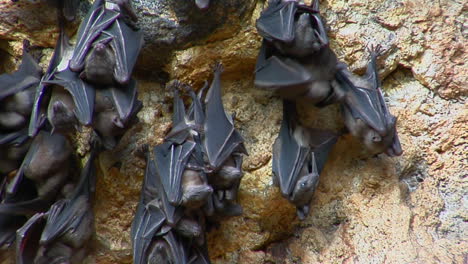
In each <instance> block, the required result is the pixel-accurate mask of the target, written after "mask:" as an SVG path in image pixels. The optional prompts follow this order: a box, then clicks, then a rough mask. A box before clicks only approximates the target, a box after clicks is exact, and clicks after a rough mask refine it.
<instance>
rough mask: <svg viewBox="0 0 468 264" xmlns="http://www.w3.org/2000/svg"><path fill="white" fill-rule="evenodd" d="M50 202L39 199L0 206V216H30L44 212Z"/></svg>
mask: <svg viewBox="0 0 468 264" xmlns="http://www.w3.org/2000/svg"><path fill="white" fill-rule="evenodd" d="M49 206H50V202H49V201H47V200H44V199H41V198H35V199H32V200H27V201H19V202H12V203H2V204H0V214H9V215H31V214H34V213H37V212H45V211H46V210H47V209H48V208H49Z"/></svg>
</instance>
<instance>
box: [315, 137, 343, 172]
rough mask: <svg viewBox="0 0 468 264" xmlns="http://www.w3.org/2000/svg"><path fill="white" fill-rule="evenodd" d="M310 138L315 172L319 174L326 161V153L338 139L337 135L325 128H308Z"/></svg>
mask: <svg viewBox="0 0 468 264" xmlns="http://www.w3.org/2000/svg"><path fill="white" fill-rule="evenodd" d="M310 138H311V149H312V151H313V153H314V159H315V163H316V166H317V174H318V175H320V173H321V172H322V170H323V167H324V166H325V163H326V162H327V159H328V154H329V153H330V151H331V150H332V148H333V146H334V145H335V144H336V141H337V140H338V135H336V134H335V133H333V132H330V131H326V130H319V129H312V130H310Z"/></svg>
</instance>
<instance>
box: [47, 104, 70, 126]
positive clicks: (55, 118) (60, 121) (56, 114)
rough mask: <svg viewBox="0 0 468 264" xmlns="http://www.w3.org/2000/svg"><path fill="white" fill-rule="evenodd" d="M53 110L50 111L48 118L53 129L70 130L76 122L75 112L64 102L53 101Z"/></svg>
mask: <svg viewBox="0 0 468 264" xmlns="http://www.w3.org/2000/svg"><path fill="white" fill-rule="evenodd" d="M51 109H52V110H51V111H49V113H48V119H49V122H50V124H51V125H52V127H53V131H57V130H68V129H70V128H73V127H74V125H75V124H76V121H77V120H76V118H75V114H74V113H73V111H72V110H71V109H69V108H68V107H67V106H66V105H65V104H64V103H63V102H61V101H55V102H53V103H52V108H51Z"/></svg>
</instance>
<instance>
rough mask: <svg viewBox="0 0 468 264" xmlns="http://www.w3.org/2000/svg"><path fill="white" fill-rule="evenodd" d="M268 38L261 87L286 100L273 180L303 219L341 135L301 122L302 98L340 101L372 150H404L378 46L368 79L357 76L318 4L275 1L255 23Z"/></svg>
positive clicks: (259, 70) (349, 123) (260, 63)
mask: <svg viewBox="0 0 468 264" xmlns="http://www.w3.org/2000/svg"><path fill="white" fill-rule="evenodd" d="M257 30H258V32H259V34H260V35H261V36H262V37H263V43H262V47H261V50H260V53H259V55H258V59H257V65H256V70H255V85H256V86H257V87H259V88H262V89H268V90H272V91H274V92H276V93H277V94H278V95H279V96H280V97H281V98H282V99H283V121H282V125H281V129H280V132H279V135H278V137H277V139H276V140H275V143H274V145H273V165H272V167H273V168H272V169H273V183H274V184H275V185H276V186H279V188H280V189H281V193H282V195H283V196H284V197H285V198H286V199H288V200H289V201H290V202H291V203H293V204H294V205H295V206H296V208H297V215H298V217H299V218H300V219H304V218H305V217H306V216H307V215H308V213H309V211H310V202H311V199H312V196H313V194H314V191H315V189H316V187H317V184H318V180H319V176H320V173H321V171H322V169H323V167H324V165H325V163H326V161H327V157H328V154H329V152H330V150H331V149H332V148H333V146H334V144H335V143H336V141H337V138H338V135H337V134H335V133H333V132H331V131H326V130H319V129H311V128H307V127H305V126H303V125H301V123H300V121H299V118H298V115H297V112H296V102H306V103H308V104H312V105H315V106H318V107H324V106H327V105H330V104H333V103H339V104H340V105H341V109H342V112H343V117H344V123H345V125H346V127H347V129H348V130H349V131H350V132H351V134H352V135H353V136H355V137H357V138H359V139H360V140H361V141H362V142H363V144H364V146H365V147H366V148H367V149H368V150H369V151H370V152H371V153H372V154H379V153H383V152H385V153H386V154H387V155H389V156H398V155H401V153H402V149H401V146H400V142H399V139H398V135H397V132H396V117H395V116H393V115H391V114H390V112H389V111H388V108H387V106H386V105H385V100H384V98H383V95H382V91H381V88H380V81H379V77H378V73H377V71H378V70H377V62H376V60H377V56H378V55H379V53H380V52H381V50H380V47H372V48H370V56H371V59H370V62H369V65H368V67H367V72H366V75H365V76H363V77H359V76H355V75H354V74H352V73H351V72H350V71H349V70H348V69H347V66H346V65H345V64H344V63H341V62H339V61H338V59H337V57H336V55H335V53H334V52H333V50H332V49H331V48H330V46H329V42H328V38H327V32H326V30H325V26H324V23H323V21H322V18H321V16H320V12H319V2H318V0H314V1H313V2H312V4H311V5H310V6H309V5H305V4H301V3H300V2H299V1H296V0H272V1H270V2H269V5H268V7H267V8H266V9H265V10H264V11H263V12H262V14H261V16H260V17H259V19H258V20H257Z"/></svg>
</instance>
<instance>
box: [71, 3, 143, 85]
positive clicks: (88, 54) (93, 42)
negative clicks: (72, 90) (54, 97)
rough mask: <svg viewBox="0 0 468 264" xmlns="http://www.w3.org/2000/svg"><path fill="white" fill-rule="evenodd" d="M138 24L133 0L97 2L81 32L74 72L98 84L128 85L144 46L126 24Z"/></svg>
mask: <svg viewBox="0 0 468 264" xmlns="http://www.w3.org/2000/svg"><path fill="white" fill-rule="evenodd" d="M124 17H129V18H131V19H132V20H134V21H136V18H137V17H136V15H135V13H134V12H133V9H132V7H131V4H130V1H129V0H116V1H104V0H97V1H95V2H94V4H93V6H92V8H91V10H90V11H89V12H88V14H87V15H86V17H85V18H84V20H83V22H82V23H81V25H80V28H79V30H78V38H77V39H78V41H77V43H76V46H75V49H74V51H73V55H72V57H71V60H70V69H71V71H73V72H76V73H79V76H80V78H81V79H83V80H85V81H87V82H90V83H93V84H98V85H114V84H117V85H126V84H127V83H128V82H129V81H130V77H131V73H132V71H133V67H134V66H135V63H136V60H137V57H138V53H139V52H140V49H141V46H142V44H143V35H142V33H141V32H139V31H135V30H133V29H132V28H131V27H130V26H129V25H128V24H127V23H126V21H125V19H124Z"/></svg>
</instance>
